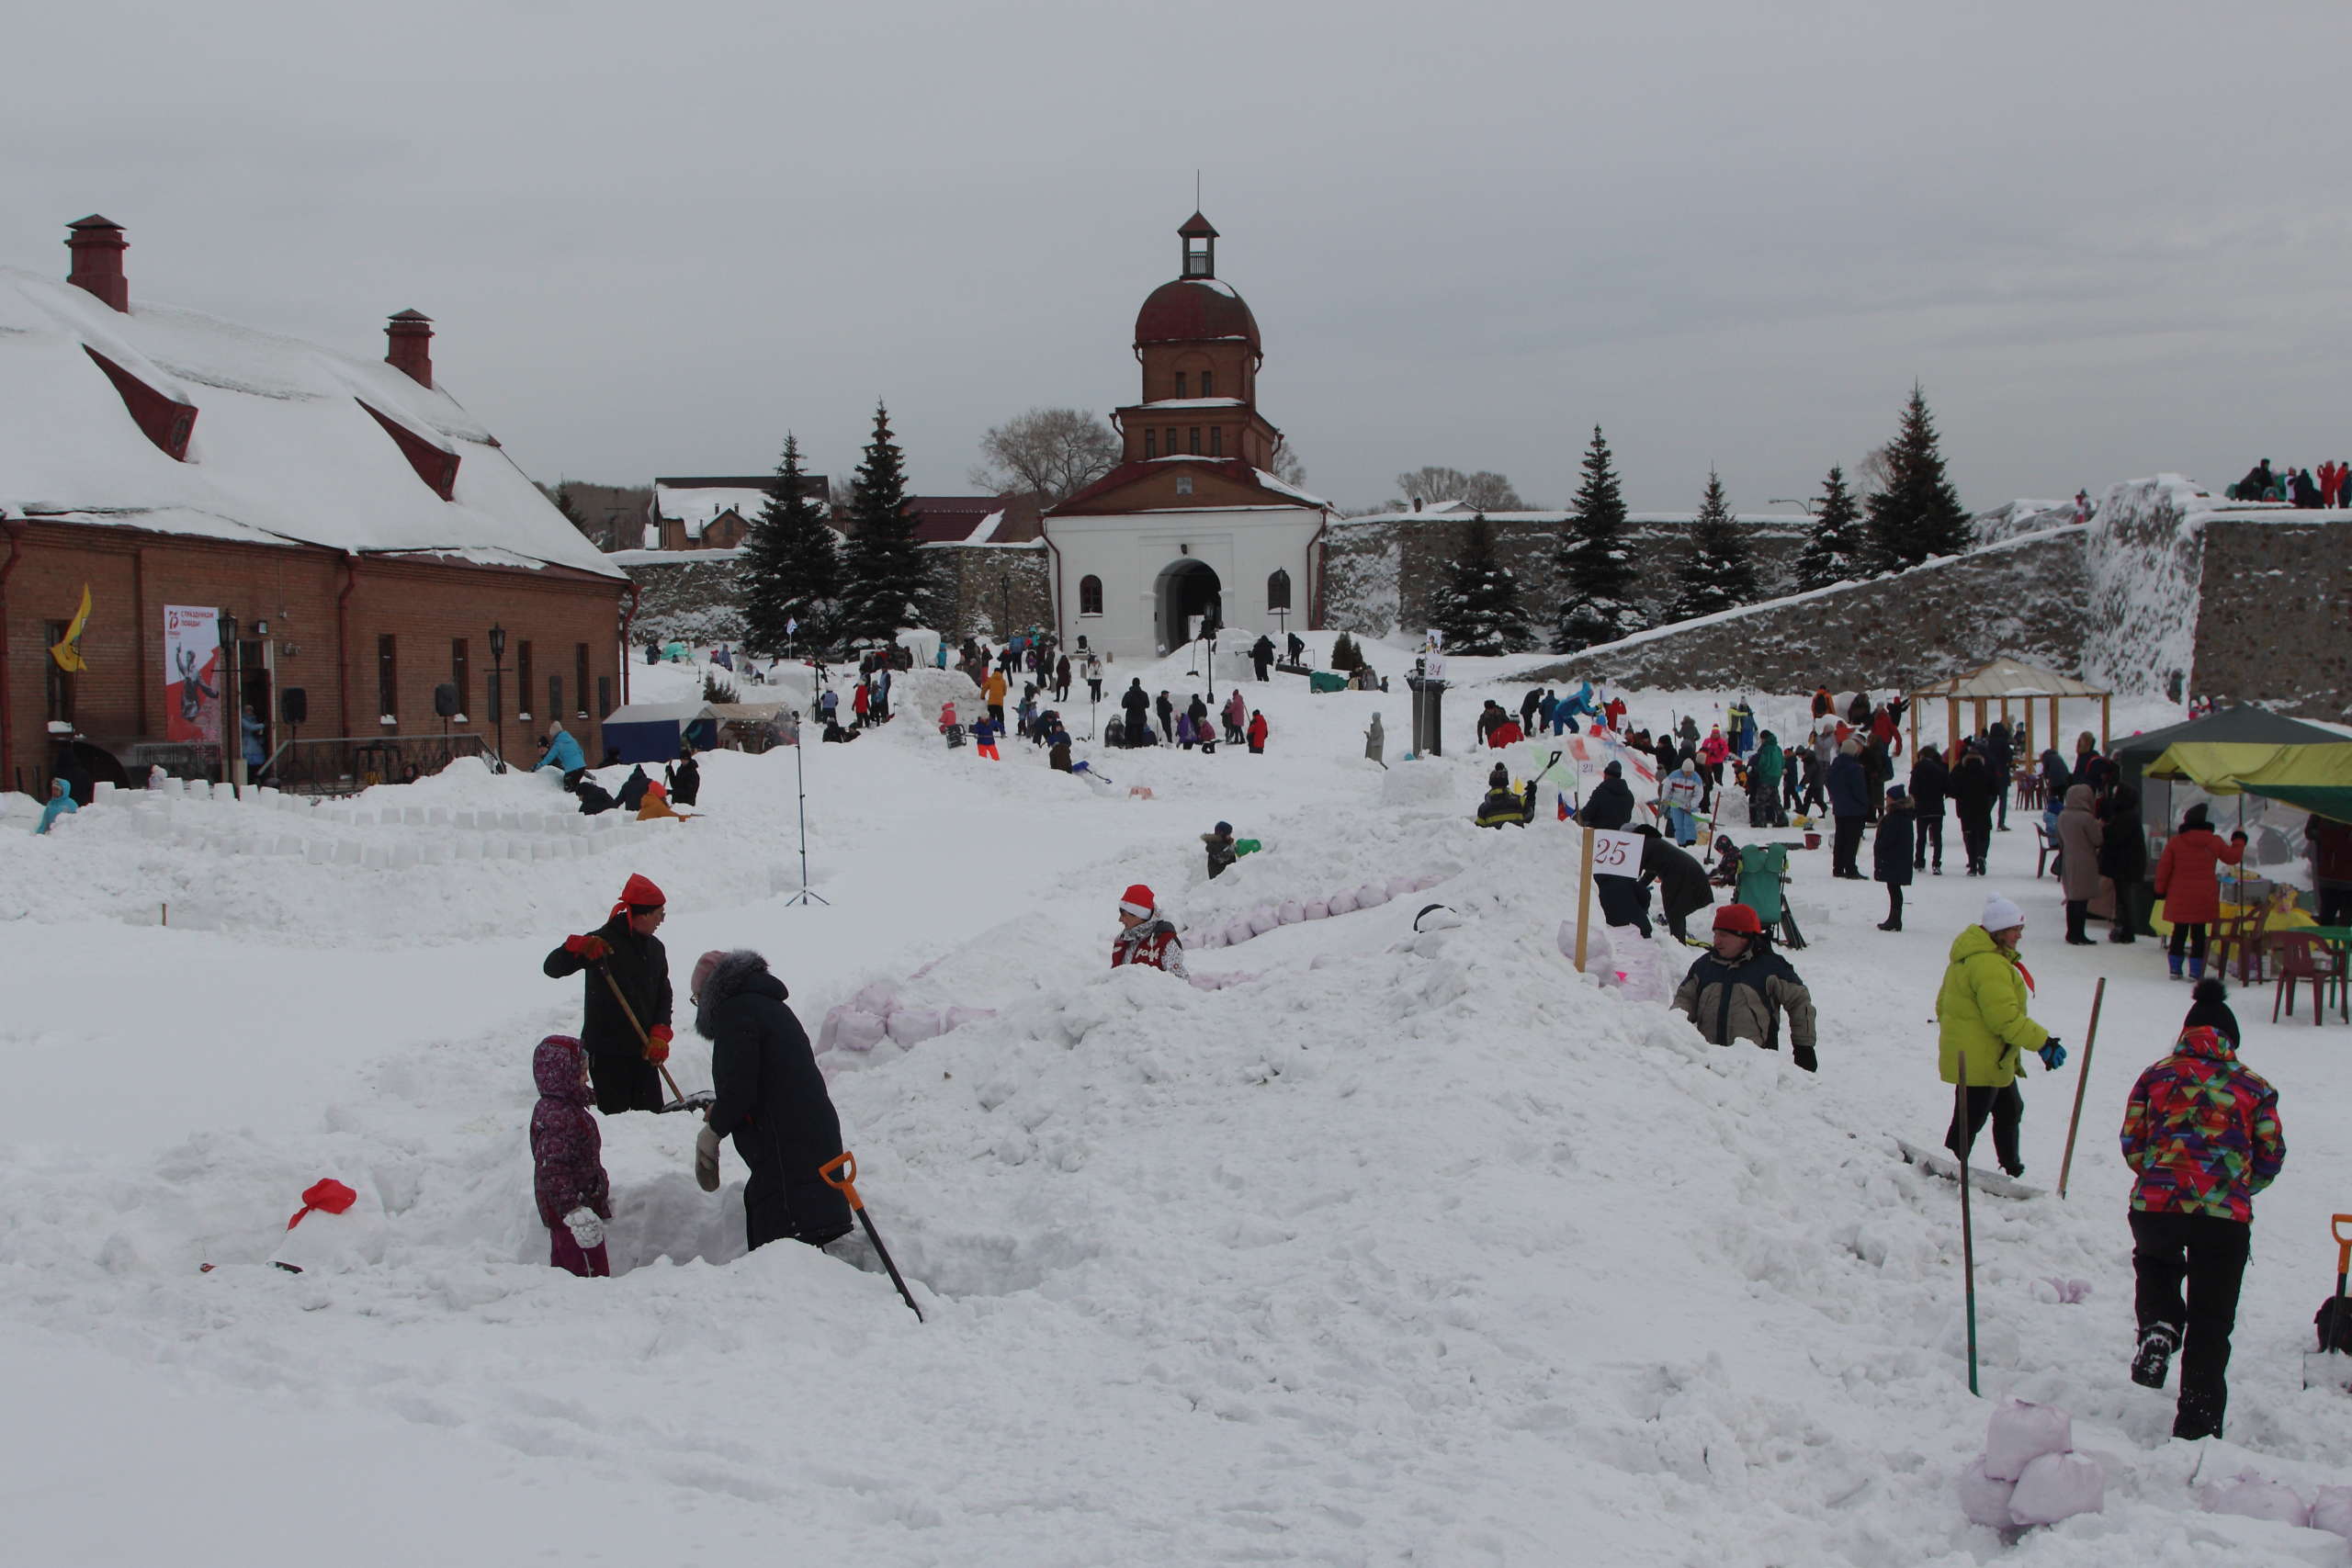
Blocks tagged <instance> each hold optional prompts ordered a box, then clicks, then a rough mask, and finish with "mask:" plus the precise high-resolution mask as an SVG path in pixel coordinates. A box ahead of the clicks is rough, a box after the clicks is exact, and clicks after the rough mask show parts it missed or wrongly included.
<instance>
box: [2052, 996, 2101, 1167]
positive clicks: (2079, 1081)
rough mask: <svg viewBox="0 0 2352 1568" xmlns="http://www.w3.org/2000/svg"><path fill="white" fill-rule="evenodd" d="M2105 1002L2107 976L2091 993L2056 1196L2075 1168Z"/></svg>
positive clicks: (2060, 1161)
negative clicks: (2077, 1138)
mask: <svg viewBox="0 0 2352 1568" xmlns="http://www.w3.org/2000/svg"><path fill="white" fill-rule="evenodd" d="M2105 1000H2107V976H2104V975H2102V976H2099V977H2098V987H2096V988H2095V989H2093V990H2092V992H2091V1026H2090V1027H2089V1028H2088V1029H2086V1030H2085V1031H2084V1032H2083V1059H2082V1062H2081V1063H2080V1065H2078V1066H2076V1067H2075V1113H2074V1115H2072V1116H2070V1117H2068V1118H2067V1119H2066V1153H2065V1155H2064V1157H2063V1158H2061V1159H2060V1160H2059V1161H2058V1196H2059V1198H2060V1200H2061V1201H2064V1198H2065V1196H2066V1176H2067V1173H2068V1172H2070V1171H2072V1170H2073V1169H2074V1168H2075V1129H2076V1128H2077V1127H2079V1126H2081V1125H2082V1123H2083V1091H2084V1090H2085V1089H2088V1088H2089V1087H2090V1081H2091V1047H2092V1046H2094V1045H2097V1044H2098V1010H2099V1004H2100V1003H2101V1002H2104V1001H2105Z"/></svg>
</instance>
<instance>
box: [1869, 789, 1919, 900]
mask: <svg viewBox="0 0 2352 1568" xmlns="http://www.w3.org/2000/svg"><path fill="white" fill-rule="evenodd" d="M1913 809H1914V807H1912V805H1911V797H1910V795H1907V794H1905V791H1904V788H1903V786H1902V785H1901V784H1889V785H1887V786H1886V811H1885V814H1884V815H1883V816H1882V817H1880V818H1879V819H1878V837H1877V838H1875V839H1873V840H1871V875H1872V876H1873V877H1875V878H1876V879H1877V880H1878V881H1881V882H1883V883H1885V884H1886V919H1884V920H1883V921H1882V922H1880V925H1879V928H1878V929H1879V930H1881V931H1901V930H1902V929H1903V890H1904V889H1905V888H1906V887H1908V886H1911V872H1912V864H1911V856H1912V854H1913V852H1914V851H1916V850H1917V847H1918V846H1917V836H1916V834H1915V831H1914V829H1916V828H1917V826H1918V821H1917V818H1915V817H1914V816H1913V815H1912V812H1913Z"/></svg>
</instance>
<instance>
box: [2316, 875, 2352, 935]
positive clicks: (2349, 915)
mask: <svg viewBox="0 0 2352 1568" xmlns="http://www.w3.org/2000/svg"><path fill="white" fill-rule="evenodd" d="M2319 923H2320V924H2321V925H2324V926H2343V925H2352V884H2347V883H2342V882H2323V883H2321V884H2320V885H2319Z"/></svg>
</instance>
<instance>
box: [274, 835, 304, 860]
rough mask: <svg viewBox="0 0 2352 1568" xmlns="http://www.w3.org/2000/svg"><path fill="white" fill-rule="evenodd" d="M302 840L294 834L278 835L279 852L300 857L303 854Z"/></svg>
mask: <svg viewBox="0 0 2352 1568" xmlns="http://www.w3.org/2000/svg"><path fill="white" fill-rule="evenodd" d="M302 848H303V846H302V840H301V838H300V836H299V835H297V834H294V833H280V834H279V835H277V852H278V853H279V854H281V855H299V854H300V853H301V852H302Z"/></svg>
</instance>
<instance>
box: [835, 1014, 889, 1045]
mask: <svg viewBox="0 0 2352 1568" xmlns="http://www.w3.org/2000/svg"><path fill="white" fill-rule="evenodd" d="M887 1034H888V1028H887V1027H886V1026H885V1025H884V1023H883V1022H882V1021H881V1020H880V1019H879V1018H876V1016H875V1015H874V1014H872V1013H870V1012H867V1011H866V1010H865V1009H863V1008H844V1009H842V1019H841V1025H840V1027H839V1028H837V1029H835V1030H834V1032H833V1043H834V1044H835V1045H836V1046H838V1047H839V1048H840V1049H842V1050H843V1051H871V1050H873V1049H874V1047H876V1045H879V1044H881V1043H882V1041H883V1039H884V1037H885V1036H886V1035H887Z"/></svg>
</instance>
